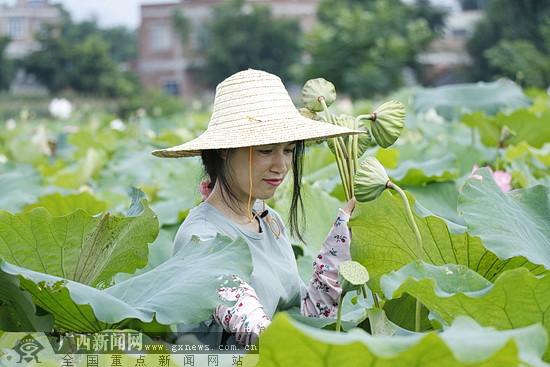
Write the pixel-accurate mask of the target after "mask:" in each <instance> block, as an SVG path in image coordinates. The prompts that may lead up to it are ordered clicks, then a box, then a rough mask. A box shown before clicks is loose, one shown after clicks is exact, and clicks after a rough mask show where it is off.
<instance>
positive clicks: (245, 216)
mask: <svg viewBox="0 0 550 367" xmlns="http://www.w3.org/2000/svg"><path fill="white" fill-rule="evenodd" d="M224 194H225V197H226V198H227V197H228V196H229V195H228V194H227V193H224ZM247 199H248V198H247ZM206 202H208V204H210V205H213V206H214V207H216V209H218V210H220V211H221V212H222V213H223V214H225V215H227V216H229V217H230V218H233V219H234V220H235V221H236V222H238V223H240V224H247V223H250V217H251V215H252V213H251V212H250V213H249V212H247V209H248V201H247V202H243V201H242V200H238V202H237V203H235V204H236V208H233V207H230V206H228V204H227V203H226V202H225V201H224V200H223V197H222V192H221V187H220V186H219V185H218V182H216V184H215V185H214V188H213V189H212V193H211V194H210V196H208V199H206ZM255 202H256V199H255V198H251V200H250V203H251V206H254V203H255ZM250 210H252V208H250Z"/></svg>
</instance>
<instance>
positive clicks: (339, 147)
mask: <svg viewBox="0 0 550 367" xmlns="http://www.w3.org/2000/svg"><path fill="white" fill-rule="evenodd" d="M319 102H320V103H321V106H323V111H324V112H325V115H326V117H327V120H328V121H329V122H330V123H332V124H334V125H338V123H337V122H336V121H335V120H334V118H333V116H332V113H330V111H329V110H328V106H327V103H326V102H325V99H324V98H323V97H320V98H319ZM332 139H333V140H332V142H333V144H334V151H335V153H336V163H337V164H338V171H339V173H340V178H341V180H342V186H343V187H344V192H345V194H346V199H347V200H350V199H351V198H352V197H353V181H352V180H353V176H352V175H351V172H350V169H351V167H350V164H349V162H350V159H352V158H351V151H350V149H349V148H347V147H346V145H345V144H344V142H343V141H342V139H340V138H339V137H335V138H332ZM346 161H347V162H348V164H345V162H346Z"/></svg>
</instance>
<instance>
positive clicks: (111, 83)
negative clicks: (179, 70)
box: [22, 7, 137, 96]
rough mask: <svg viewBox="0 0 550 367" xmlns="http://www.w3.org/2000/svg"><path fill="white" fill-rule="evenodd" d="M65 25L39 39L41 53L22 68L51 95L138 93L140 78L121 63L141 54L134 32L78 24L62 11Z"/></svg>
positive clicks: (50, 27) (26, 60) (46, 31)
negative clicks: (58, 93) (124, 69)
mask: <svg viewBox="0 0 550 367" xmlns="http://www.w3.org/2000/svg"><path fill="white" fill-rule="evenodd" d="M60 10H61V22H60V24H56V25H48V26H46V27H44V29H43V30H42V31H41V32H39V33H38V34H37V35H36V39H37V41H38V42H39V44H40V49H39V50H37V51H35V52H33V53H31V54H29V55H28V56H26V57H25V58H24V59H23V61H22V65H23V67H24V68H25V70H26V72H28V73H30V74H33V75H34V76H35V77H36V78H37V80H38V81H40V82H41V83H43V84H44V85H45V86H46V87H47V88H48V89H49V90H50V91H51V92H54V93H56V92H59V91H61V90H64V89H71V90H74V91H76V92H79V93H85V94H95V95H101V96H121V95H128V94H131V93H133V92H134V90H136V89H137V81H136V78H135V77H134V76H133V75H131V74H129V73H127V72H123V71H121V70H120V68H119V63H120V62H124V61H129V60H131V59H132V58H134V57H135V56H136V54H137V49H136V47H137V46H136V42H135V41H133V40H132V39H133V35H132V32H129V31H126V30H124V29H123V28H121V27H117V28H111V29H106V30H102V29H100V28H99V27H98V26H97V23H96V22H95V21H93V20H92V21H84V22H80V23H75V22H73V21H72V20H71V18H70V15H69V14H68V13H67V12H66V11H65V10H64V9H63V8H61V7H60Z"/></svg>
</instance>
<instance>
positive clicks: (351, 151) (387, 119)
mask: <svg viewBox="0 0 550 367" xmlns="http://www.w3.org/2000/svg"><path fill="white" fill-rule="evenodd" d="M302 101H303V103H304V108H303V109H301V110H300V112H301V113H302V115H304V116H306V117H308V118H311V119H315V120H319V119H322V120H324V121H326V122H329V123H331V124H334V125H339V126H344V127H347V128H350V129H354V130H361V129H362V130H363V131H364V134H360V135H350V136H346V137H336V138H329V139H327V144H328V146H329V148H330V150H331V151H332V153H333V154H334V155H335V157H336V164H337V166H338V172H339V173H340V178H341V180H342V186H343V188H344V193H345V195H346V199H347V200H350V199H351V198H352V197H354V196H355V192H354V187H355V185H354V180H355V178H356V173H357V171H358V170H359V158H361V157H362V156H363V154H364V153H365V151H366V150H367V149H368V148H370V147H374V146H376V145H379V146H381V147H383V148H387V147H389V146H390V145H392V144H393V143H395V141H396V140H397V139H398V138H399V136H400V134H401V131H402V130H403V126H404V122H405V108H404V106H403V104H401V102H398V101H389V102H385V103H383V104H382V105H381V106H380V107H378V108H377V109H375V111H374V112H372V113H370V114H366V115H359V116H357V117H354V116H351V115H338V116H335V115H333V114H332V113H331V112H330V111H329V109H328V108H329V106H330V105H331V104H332V103H334V101H336V89H335V88H334V85H333V84H332V83H331V82H329V81H327V80H325V79H323V78H317V79H310V80H308V81H307V82H306V84H305V85H304V87H303V88H302ZM321 113H322V114H321ZM319 114H320V115H319Z"/></svg>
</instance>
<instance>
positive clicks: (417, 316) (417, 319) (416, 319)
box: [386, 181, 424, 332]
mask: <svg viewBox="0 0 550 367" xmlns="http://www.w3.org/2000/svg"><path fill="white" fill-rule="evenodd" d="M386 186H387V187H389V188H390V189H393V190H395V191H397V193H399V196H401V199H403V204H405V212H406V213H407V218H408V220H409V225H410V226H411V228H412V230H413V232H414V236H415V238H416V252H417V253H416V257H417V258H418V259H420V261H423V259H424V255H423V249H422V236H420V231H419V230H418V226H417V225H416V221H415V220H414V216H413V213H412V210H411V206H410V204H409V199H407V195H406V194H405V191H403V190H402V189H401V188H400V187H399V186H397V185H396V184H394V183H393V182H391V181H388V183H387V184H386ZM421 310H422V304H421V303H420V301H419V300H418V298H417V299H416V307H415V317H414V331H416V332H420V311H421Z"/></svg>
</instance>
